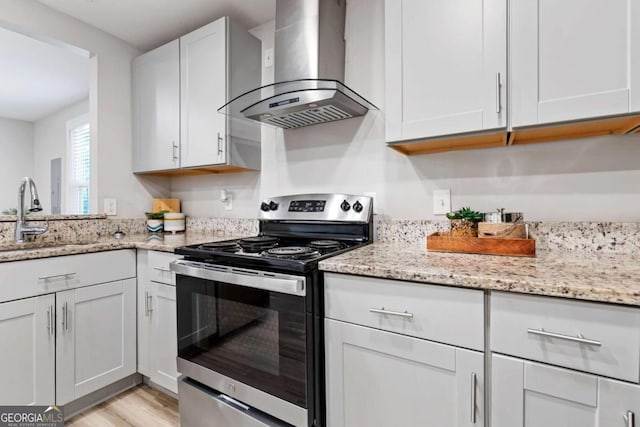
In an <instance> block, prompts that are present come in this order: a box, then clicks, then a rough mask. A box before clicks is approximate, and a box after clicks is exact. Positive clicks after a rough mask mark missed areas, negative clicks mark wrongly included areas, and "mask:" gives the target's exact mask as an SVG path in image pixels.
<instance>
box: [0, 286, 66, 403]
mask: <svg viewBox="0 0 640 427" xmlns="http://www.w3.org/2000/svg"><path fill="white" fill-rule="evenodd" d="M54 309H55V296H54V295H53V294H50V295H43V296H40V297H35V298H27V299H23V300H18V301H13V302H6V303H2V304H0V342H2V351H0V378H2V385H1V386H0V402H1V404H2V405H51V404H53V403H55V312H54Z"/></svg>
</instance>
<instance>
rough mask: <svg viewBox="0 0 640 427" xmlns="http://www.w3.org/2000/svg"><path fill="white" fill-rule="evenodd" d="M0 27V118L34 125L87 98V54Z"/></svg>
mask: <svg viewBox="0 0 640 427" xmlns="http://www.w3.org/2000/svg"><path fill="white" fill-rule="evenodd" d="M81 53H82V52H81V50H80V49H77V48H73V49H71V48H70V47H66V46H61V45H52V44H50V43H46V42H43V41H40V40H36V39H33V38H31V37H27V36H25V35H22V34H19V33H15V32H13V31H10V30H7V29H4V28H1V27H0V64H2V67H0V82H2V84H0V117H5V118H9V119H17V120H25V121H28V122H34V121H36V120H39V119H41V118H43V117H46V116H48V115H50V114H52V113H54V112H56V111H58V110H60V109H61V108H63V107H67V106H69V105H71V104H74V103H76V102H79V101H82V100H83V99H85V98H87V97H88V96H89V54H88V52H84V54H81Z"/></svg>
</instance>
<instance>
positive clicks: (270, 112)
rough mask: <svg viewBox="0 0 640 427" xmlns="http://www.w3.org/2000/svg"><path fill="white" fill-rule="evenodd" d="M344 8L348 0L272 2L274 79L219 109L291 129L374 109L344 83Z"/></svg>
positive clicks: (356, 115)
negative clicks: (273, 14) (273, 5)
mask: <svg viewBox="0 0 640 427" xmlns="http://www.w3.org/2000/svg"><path fill="white" fill-rule="evenodd" d="M345 12H346V0H276V32H275V53H274V56H275V70H274V71H275V73H274V74H275V81H276V83H274V84H270V85H267V86H263V87H260V88H256V89H254V90H252V91H249V92H247V93H245V94H243V95H240V96H238V97H237V98H235V99H233V100H232V101H230V102H229V103H228V104H226V105H224V106H223V107H221V108H220V109H219V110H218V111H219V112H221V113H224V114H228V115H231V116H233V117H242V118H247V119H252V120H257V121H260V122H262V123H266V124H269V125H273V126H277V127H281V128H285V129H293V128H299V127H303V126H309V125H313V124H318V123H325V122H331V121H334V120H342V119H348V118H351V117H358V116H362V115H364V114H366V113H367V111H368V110H370V109H376V110H377V107H376V106H375V105H373V104H371V103H370V102H369V101H367V100H366V99H364V98H363V97H362V96H360V95H358V94H357V93H356V92H354V91H353V90H351V89H349V88H348V87H347V86H346V85H344V83H342V80H343V79H344V45H345V43H344V22H345Z"/></svg>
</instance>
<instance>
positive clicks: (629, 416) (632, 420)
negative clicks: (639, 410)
mask: <svg viewBox="0 0 640 427" xmlns="http://www.w3.org/2000/svg"><path fill="white" fill-rule="evenodd" d="M623 418H624V420H625V421H626V422H627V427H636V415H635V414H634V413H633V412H631V411H627V413H626V415H623Z"/></svg>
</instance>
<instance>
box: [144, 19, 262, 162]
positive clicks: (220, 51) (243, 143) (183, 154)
mask: <svg viewBox="0 0 640 427" xmlns="http://www.w3.org/2000/svg"><path fill="white" fill-rule="evenodd" d="M261 74H262V68H261V44H260V41H259V40H258V39H257V38H255V37H254V36H252V35H251V34H249V33H248V32H247V31H246V30H244V29H242V28H240V27H238V26H237V25H236V24H234V23H233V22H232V21H230V20H229V19H228V18H226V17H223V18H220V19H218V20H216V21H214V22H212V23H210V24H208V25H205V26H204V27H202V28H199V29H197V30H195V31H193V32H191V33H189V34H186V35H184V36H182V37H180V39H178V40H174V41H172V42H170V43H168V44H166V45H164V46H161V47H159V48H157V49H155V50H152V51H150V52H147V53H145V54H144V55H142V56H140V57H138V58H136V59H135V61H134V64H133V75H134V80H133V93H134V109H133V110H134V125H133V126H134V144H133V146H134V147H133V159H134V162H133V163H134V169H133V171H134V172H138V173H153V172H162V171H174V172H176V171H177V172H178V173H179V172H180V170H181V169H189V168H198V169H203V170H205V169H208V170H214V171H218V172H220V171H234V170H243V169H254V170H256V169H260V162H261V157H260V138H261V128H260V125H259V124H258V123H254V122H248V121H244V120H242V121H238V120H234V119H231V118H230V117H228V116H226V115H225V114H222V113H219V112H218V109H219V108H221V107H222V106H223V105H225V104H226V103H227V102H228V101H230V100H231V99H233V98H234V97H236V96H238V95H241V94H243V93H244V92H247V91H249V90H252V89H256V88H258V87H259V86H260V85H261Z"/></svg>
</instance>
